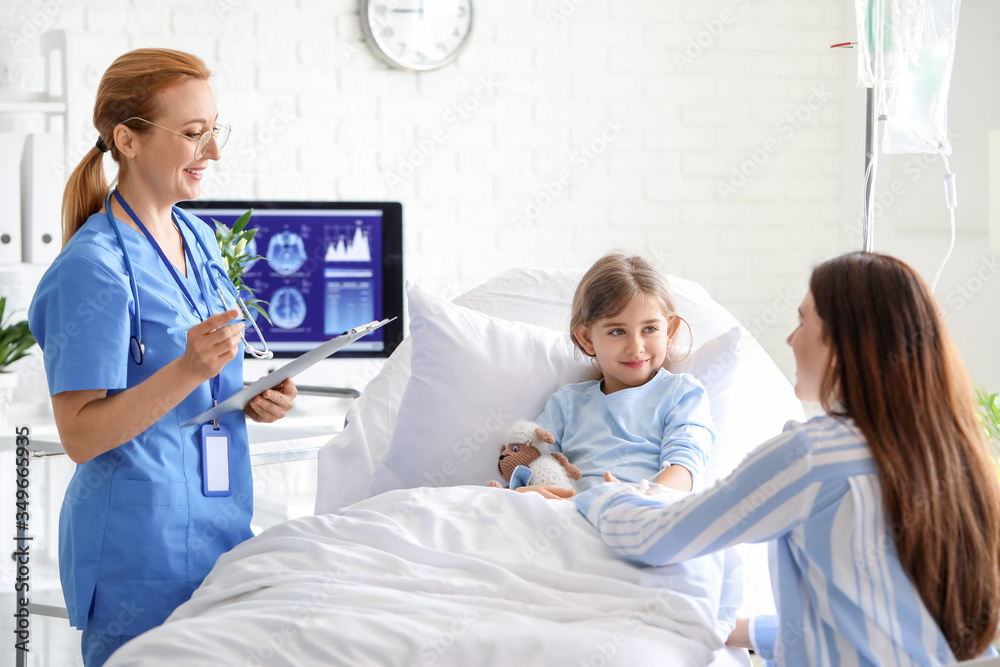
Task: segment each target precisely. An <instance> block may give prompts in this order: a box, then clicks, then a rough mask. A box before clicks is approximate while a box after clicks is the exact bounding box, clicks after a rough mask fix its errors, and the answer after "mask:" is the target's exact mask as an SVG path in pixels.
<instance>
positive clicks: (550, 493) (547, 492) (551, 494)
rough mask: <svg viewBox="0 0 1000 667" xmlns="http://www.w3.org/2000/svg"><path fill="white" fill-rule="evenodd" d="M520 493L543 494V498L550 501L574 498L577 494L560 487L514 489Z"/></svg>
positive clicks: (533, 486) (535, 486) (536, 486)
mask: <svg viewBox="0 0 1000 667" xmlns="http://www.w3.org/2000/svg"><path fill="white" fill-rule="evenodd" d="M514 490H515V491H517V492H518V493H538V494H541V496H542V497H543V498H548V499H550V500H565V499H566V498H572V497H573V494H575V493H576V491H574V490H573V489H564V488H561V487H558V486H538V485H532V486H519V487H517V488H516V489H514Z"/></svg>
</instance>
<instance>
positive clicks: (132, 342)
mask: <svg viewBox="0 0 1000 667" xmlns="http://www.w3.org/2000/svg"><path fill="white" fill-rule="evenodd" d="M128 343H129V352H131V354H132V361H134V362H135V363H136V365H137V366H142V355H143V353H144V352H145V351H146V346H145V345H143V344H142V342H140V341H139V339H138V338H137V337H135V336H132V337H131V338H130V339H129V341H128Z"/></svg>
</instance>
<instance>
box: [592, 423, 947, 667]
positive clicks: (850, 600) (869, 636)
mask: <svg viewBox="0 0 1000 667" xmlns="http://www.w3.org/2000/svg"><path fill="white" fill-rule="evenodd" d="M575 501H576V506H577V508H578V509H579V510H580V512H581V513H583V515H584V516H586V517H587V519H588V520H589V521H590V522H591V523H593V524H594V526H596V527H597V528H598V530H600V532H601V535H602V537H603V538H604V541H605V542H606V543H607V544H608V545H609V546H611V547H612V548H614V549H615V550H616V551H618V552H619V553H620V554H622V555H623V556H624V557H626V558H628V559H629V560H633V561H636V562H639V563H643V564H648V565H665V564H668V563H676V562H679V561H683V560H686V559H689V558H694V557H697V556H702V555H704V554H708V553H712V552H713V551H718V550H720V549H725V548H726V547H730V546H733V545H735V544H740V543H742V542H770V545H769V546H770V554H771V558H770V561H771V575H772V576H771V581H772V586H773V588H774V595H775V602H776V605H777V610H778V617H777V619H773V618H771V619H768V618H766V617H763V618H761V619H760V621H761V622H760V623H759V624H755V625H757V626H758V627H755V628H753V632H752V633H753V634H754V637H753V641H754V644H755V645H758V646H762V648H763V647H766V651H765V655H766V657H770V658H773V659H774V661H775V662H776V663H777V664H778V665H790V666H794V667H800V666H803V665H871V666H876V665H878V666H886V665H941V664H949V663H954V662H955V657H954V655H953V654H952V652H951V650H950V648H949V647H948V643H947V641H946V640H945V637H944V635H943V634H942V633H941V631H940V629H939V628H938V626H937V624H936V623H935V622H934V619H933V618H932V617H931V615H930V614H929V613H928V612H927V609H926V608H925V607H924V604H923V602H922V601H921V599H920V596H919V594H918V593H917V591H916V589H915V588H914V587H913V584H911V583H910V579H909V578H908V577H907V574H906V572H905V571H904V570H903V566H902V565H901V564H900V562H899V558H898V557H897V555H896V549H895V542H894V541H893V537H892V534H891V533H890V531H889V521H888V518H887V517H886V514H885V512H884V510H883V506H882V488H881V484H880V481H879V474H878V469H877V466H876V464H875V460H874V458H873V457H872V455H871V451H870V449H869V446H868V442H867V440H866V439H865V438H864V436H863V435H862V433H861V431H860V430H859V429H858V428H857V426H855V424H854V422H853V421H851V420H850V419H838V418H834V417H831V416H829V415H826V416H822V417H816V418H814V419H811V420H809V421H808V422H806V423H804V424H803V423H799V422H788V424H786V425H785V429H784V432H783V433H782V434H781V435H779V436H778V437H776V438H774V439H772V440H769V441H768V442H766V443H764V444H763V445H761V446H760V447H759V448H758V449H756V450H755V451H754V452H753V453H751V454H750V455H749V456H748V457H747V459H746V460H745V461H743V463H742V464H741V465H740V467H739V468H737V469H736V470H735V471H734V472H733V473H732V474H731V475H730V476H729V477H728V478H726V479H725V480H722V481H720V482H719V483H717V484H716V485H715V486H713V487H712V488H711V489H708V490H707V491H704V492H701V493H691V494H686V495H678V496H674V497H669V496H644V495H640V494H639V493H638V491H637V489H636V488H635V487H633V486H629V485H624V484H603V485H600V486H596V487H594V488H592V489H590V490H589V491H585V492H583V493H581V494H578V495H577V496H576V499H575ZM768 653H770V655H767V654H768Z"/></svg>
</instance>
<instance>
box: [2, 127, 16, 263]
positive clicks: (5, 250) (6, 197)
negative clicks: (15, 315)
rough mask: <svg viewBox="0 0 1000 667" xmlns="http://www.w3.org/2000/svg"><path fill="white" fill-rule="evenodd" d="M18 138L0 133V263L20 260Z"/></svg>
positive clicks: (11, 134) (6, 133)
mask: <svg viewBox="0 0 1000 667" xmlns="http://www.w3.org/2000/svg"><path fill="white" fill-rule="evenodd" d="M20 155H21V137H20V135H18V134H14V133H11V132H2V133H0V264H20V263H21V165H20V159H19V157H20Z"/></svg>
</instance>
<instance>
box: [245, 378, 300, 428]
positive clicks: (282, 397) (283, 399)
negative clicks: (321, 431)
mask: <svg viewBox="0 0 1000 667" xmlns="http://www.w3.org/2000/svg"><path fill="white" fill-rule="evenodd" d="M298 395H299V390H298V389H296V388H295V383H294V382H292V380H291V378H289V379H287V380H285V381H284V382H282V383H281V384H279V385H278V386H277V387H275V388H274V389H266V390H264V391H263V392H261V394H260V396H254V397H253V398H251V399H250V402H249V403H247V406H246V407H245V408H243V414H245V415H246V416H247V417H249V418H250V419H252V420H253V421H255V422H259V423H261V424H270V423H271V422H274V421H278V420H279V419H281V418H282V417H284V416H285V414H286V413H287V412H288V411H289V410H291V409H292V403H293V402H294V399H295V397H296V396H298Z"/></svg>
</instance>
